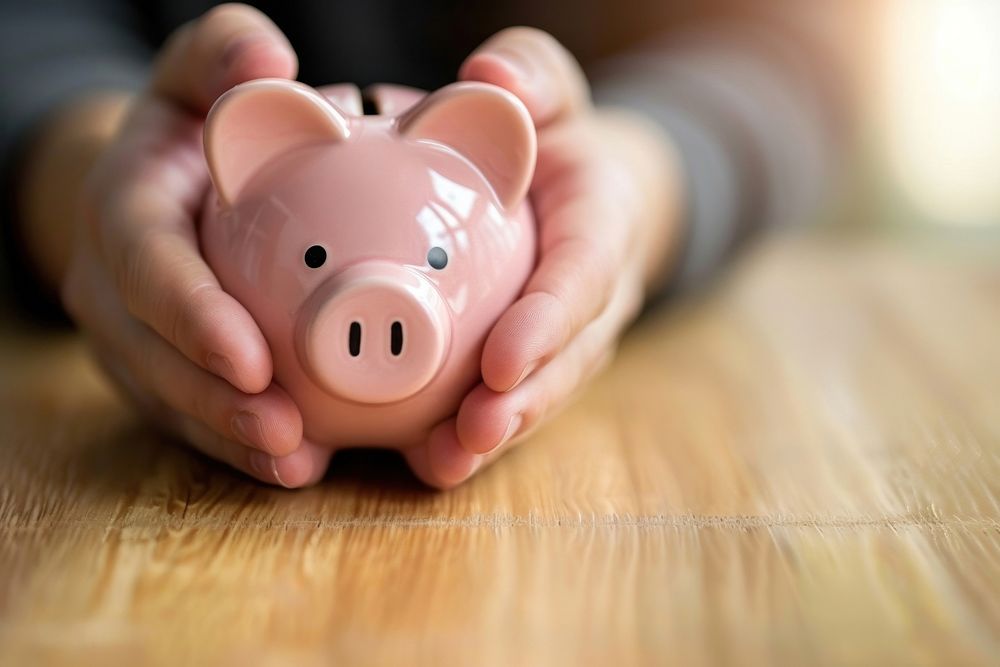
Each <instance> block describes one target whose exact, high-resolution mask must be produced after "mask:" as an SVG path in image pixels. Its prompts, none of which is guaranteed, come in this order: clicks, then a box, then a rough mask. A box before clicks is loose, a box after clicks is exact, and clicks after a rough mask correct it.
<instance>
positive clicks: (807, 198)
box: [594, 13, 850, 286]
mask: <svg viewBox="0 0 1000 667" xmlns="http://www.w3.org/2000/svg"><path fill="white" fill-rule="evenodd" d="M762 14H763V13H762ZM758 18H759V20H758V21H756V22H753V23H751V22H743V23H738V22H735V21H733V22H729V23H728V24H722V23H719V24H717V25H709V24H704V25H701V26H700V27H699V28H698V30H697V31H694V30H691V31H688V32H678V33H676V34H670V35H669V36H668V37H664V38H663V39H662V40H659V41H656V42H653V43H650V44H648V45H646V46H645V47H644V48H641V49H639V50H636V51H633V52H631V53H626V54H623V55H622V56H620V57H618V58H616V59H614V60H613V61H611V62H608V63H605V66H604V67H601V68H598V69H597V70H596V71H595V72H594V74H595V77H594V83H595V97H596V100H597V101H598V103H604V104H615V105H621V106H626V107H630V108H632V109H634V110H636V111H639V112H640V113H642V114H644V115H645V116H647V117H648V118H650V119H651V120H653V121H654V122H656V123H657V124H658V125H659V126H660V127H661V128H663V129H664V130H665V131H666V132H667V133H668V134H669V135H670V136H671V138H672V140H673V142H674V144H675V145H676V146H677V149H678V150H677V154H678V156H679V162H680V164H681V165H682V174H683V182H684V188H683V190H684V199H685V210H684V212H683V220H684V224H683V228H684V229H685V238H684V240H683V248H682V251H681V252H680V254H679V257H678V267H677V271H676V273H675V274H674V275H673V277H672V281H671V286H677V285H691V284H694V283H698V282H702V281H704V279H705V278H706V277H707V276H709V275H710V274H712V273H713V272H714V271H716V270H717V268H718V267H719V266H720V265H721V264H722V263H723V262H724V261H725V260H726V259H727V258H728V257H729V256H730V255H731V253H732V251H733V250H734V249H735V248H736V247H738V246H739V245H741V243H742V242H743V241H744V240H746V239H747V238H749V237H751V236H753V235H754V234H755V233H756V232H757V231H759V230H761V229H764V228H767V227H777V226H782V225H786V224H801V223H803V222H805V221H808V220H811V219H815V217H816V216H815V214H814V212H815V209H816V207H817V205H818V203H819V202H820V201H821V200H822V195H823V194H824V192H825V191H827V190H829V184H830V182H831V180H832V178H831V176H832V175H833V173H834V170H833V167H834V166H835V165H836V164H837V162H838V157H839V156H838V152H839V149H840V146H841V145H842V144H843V143H844V142H842V141H838V139H839V136H838V131H839V129H840V127H839V126H838V124H837V121H838V120H842V119H843V117H844V115H845V114H844V113H843V111H844V108H845V107H848V106H849V103H850V100H849V99H848V98H847V93H846V91H845V90H843V89H836V87H835V86H832V85H827V83H826V82H824V80H827V79H831V78H836V76H838V75H840V74H841V72H839V71H837V68H836V67H835V66H834V64H835V63H836V62H837V58H835V57H833V56H831V55H830V54H829V53H828V49H826V45H825V44H824V43H823V40H820V39H809V29H808V28H809V26H805V25H801V24H800V23H799V22H798V21H796V20H795V17H794V16H792V15H783V16H782V18H784V19H786V20H784V21H782V22H781V23H780V24H779V22H777V21H775V20H773V17H768V16H765V15H762V16H760V17H758Z"/></svg>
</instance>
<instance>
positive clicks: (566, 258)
mask: <svg viewBox="0 0 1000 667" xmlns="http://www.w3.org/2000/svg"><path fill="white" fill-rule="evenodd" d="M571 201H572V203H570V204H567V205H565V206H563V207H562V208H561V209H560V210H558V211H557V212H555V213H553V214H551V216H549V217H548V218H547V219H545V220H544V222H543V223H542V227H541V229H540V234H541V236H540V239H539V241H540V243H539V245H540V250H541V251H540V260H539V263H538V267H537V268H536V269H535V272H534V274H532V276H531V278H529V280H528V283H527V284H526V285H525V288H524V292H523V295H522V297H521V298H520V299H518V300H517V301H516V302H515V303H514V304H513V305H512V306H511V307H510V308H508V309H507V310H506V311H505V312H504V314H503V315H501V316H500V319H499V320H498V321H497V323H496V324H495V325H494V327H493V329H492V330H491V331H490V333H489V335H488V336H487V339H486V343H485V345H484V347H483V356H482V374H483V381H484V382H485V383H486V385H487V386H488V387H490V388H491V389H493V390H494V391H501V392H502V391H510V390H511V389H513V388H514V387H516V386H517V385H518V383H520V382H522V381H523V380H524V379H525V378H526V377H527V376H528V375H530V374H531V373H532V372H533V371H534V370H535V369H537V368H539V367H541V366H542V365H544V364H545V363H546V362H547V361H549V360H550V359H551V358H552V357H553V356H555V355H556V354H558V352H559V351H560V350H561V349H562V348H563V347H565V345H566V344H567V343H568V342H569V341H570V340H572V339H573V337H574V336H576V335H577V334H578V333H579V331H580V330H581V329H583V327H585V326H586V325H587V324H589V323H590V322H591V321H592V320H593V319H594V318H595V317H597V315H598V314H599V313H601V312H602V311H603V310H604V308H605V307H606V306H607V304H608V300H609V299H610V297H611V294H612V291H613V290H614V287H615V285H616V284H618V283H619V282H620V281H621V280H622V279H623V278H622V275H623V273H624V272H626V271H628V270H629V269H628V267H627V266H626V262H627V260H628V258H627V257H625V248H626V246H627V242H628V233H627V231H626V228H625V225H624V224H623V223H621V222H619V221H617V220H616V219H615V218H616V217H617V215H618V214H617V213H616V212H615V211H613V210H610V209H608V208H605V207H603V206H602V205H601V204H600V202H598V201H596V200H595V199H594V198H592V197H586V196H583V197H573V198H571ZM609 230H610V231H609Z"/></svg>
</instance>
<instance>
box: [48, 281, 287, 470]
mask: <svg viewBox="0 0 1000 667" xmlns="http://www.w3.org/2000/svg"><path fill="white" fill-rule="evenodd" d="M84 279H85V280H87V281H88V282H89V285H86V286H83V287H81V288H80V289H79V290H78V291H74V290H70V291H68V292H67V306H68V308H69V309H70V312H71V314H72V315H73V316H74V317H75V319H77V321H79V322H80V324H81V325H82V326H83V328H84V329H85V330H87V331H88V333H89V334H90V335H91V336H92V337H93V338H94V340H95V343H96V344H97V345H98V347H100V348H101V349H103V350H104V351H105V353H106V355H107V356H111V357H114V358H117V359H120V360H121V361H122V362H123V363H124V365H125V368H126V371H127V374H128V376H129V377H130V378H132V379H133V380H134V382H135V383H136V384H138V386H139V387H141V388H143V389H145V391H146V392H148V393H150V394H152V395H154V396H155V397H157V398H158V399H159V400H161V401H163V402H164V403H165V404H166V405H168V406H169V407H170V408H172V409H174V410H176V411H178V412H181V413H184V414H186V415H187V416H189V417H191V418H193V419H196V420H199V421H201V422H203V423H204V424H205V425H206V426H208V427H209V428H210V429H211V430H213V431H214V432H215V433H217V434H218V435H219V436H220V437H222V438H225V439H227V440H235V441H239V442H242V443H243V444H244V445H246V446H249V447H254V448H257V449H260V450H262V451H265V452H267V453H269V454H273V455H278V456H281V455H286V454H288V453H290V452H292V451H294V450H295V449H296V448H298V447H299V444H300V442H301V440H302V417H301V415H300V413H299V410H298V408H297V407H296V405H295V404H294V402H292V400H291V398H290V397H289V396H288V395H287V394H286V393H285V392H284V390H282V389H281V388H280V387H278V386H277V385H271V386H269V387H268V388H267V389H266V390H265V391H263V392H261V393H259V394H253V395H248V394H244V393H242V392H239V391H237V390H236V389H234V388H233V387H231V386H230V385H229V384H228V383H226V382H225V381H223V380H221V379H219V378H217V377H215V376H214V375H212V374H210V373H207V372H205V371H204V370H202V369H200V368H198V367H197V366H195V365H194V364H192V363H191V362H190V361H188V360H187V359H186V358H184V357H183V356H182V355H181V354H180V353H179V352H178V351H177V350H176V349H175V348H174V347H172V346H171V345H169V344H167V343H166V342H165V341H163V339H161V338H160V337H159V336H157V335H156V334H155V333H153V332H151V331H150V330H149V329H148V328H146V327H144V326H143V325H142V324H141V323H139V322H137V321H135V320H133V319H132V318H131V317H130V316H129V315H128V314H127V313H126V312H125V311H124V309H122V308H121V307H120V306H119V305H117V304H116V303H115V302H114V300H112V299H107V298H100V297H98V298H94V296H93V295H101V294H104V293H105V292H104V290H105V289H108V290H109V291H110V285H102V284H101V283H102V282H110V281H102V280H101V278H100V276H99V275H98V274H96V272H91V273H90V274H88V275H86V276H85V277H84Z"/></svg>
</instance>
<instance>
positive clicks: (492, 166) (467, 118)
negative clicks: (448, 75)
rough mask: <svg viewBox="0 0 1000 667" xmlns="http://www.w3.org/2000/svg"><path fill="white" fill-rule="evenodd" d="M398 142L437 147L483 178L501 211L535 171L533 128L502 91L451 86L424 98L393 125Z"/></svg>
mask: <svg viewBox="0 0 1000 667" xmlns="http://www.w3.org/2000/svg"><path fill="white" fill-rule="evenodd" d="M399 131H400V132H401V133H402V135H403V136H405V137H407V138H410V139H416V140H426V141H434V142H438V143H442V144H444V145H446V146H449V147H451V148H453V149H454V150H456V151H458V152H459V153H461V154H462V155H463V156H465V157H466V158H467V159H468V160H469V161H471V162H472V163H473V164H474V165H476V167H478V168H479V170H480V171H481V172H482V173H483V175H484V176H485V177H486V179H487V180H488V181H489V183H490V185H491V186H492V187H493V190H494V192H496V194H497V197H498V198H499V199H500V203H501V204H503V205H504V206H505V207H512V206H515V205H517V204H518V203H519V202H520V201H521V199H523V198H524V195H525V194H526V193H527V191H528V186H529V185H530V184H531V176H532V174H533V173H534V171H535V153H536V151H537V146H536V138H535V126H534V124H533V123H532V122H531V116H529V115H528V110H527V109H525V108H524V104H522V103H521V101H520V100H519V99H517V98H516V97H514V95H512V94H511V93H509V92H507V91H506V90H504V89H503V88H499V87H497V86H493V85H490V84H486V83H455V84H452V85H450V86H446V87H444V88H442V89H441V90H439V91H437V92H435V93H432V94H430V95H428V96H427V97H425V98H424V99H423V100H422V101H421V102H419V103H418V104H417V105H416V106H414V107H413V108H411V109H410V110H409V111H407V112H406V113H405V114H404V115H403V116H402V117H401V118H400V119H399Z"/></svg>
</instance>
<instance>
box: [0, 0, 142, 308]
mask: <svg viewBox="0 0 1000 667" xmlns="http://www.w3.org/2000/svg"><path fill="white" fill-rule="evenodd" d="M152 53H153V51H152V48H151V47H150V46H149V45H148V44H147V43H146V40H145V39H144V35H143V32H142V30H141V22H140V19H139V17H138V16H137V15H136V13H135V12H134V7H133V6H132V5H131V4H130V3H128V2H125V1H122V0H117V1H116V0H76V1H73V0H31V1H30V2H15V1H14V0H0V63H2V65H0V90H2V91H3V94H2V95H0V188H2V198H0V276H2V277H0V288H2V289H0V292H7V294H6V295H5V296H6V297H7V298H11V297H14V298H17V299H18V300H19V301H21V302H22V305H24V306H26V307H28V308H29V309H34V307H35V304H39V303H45V302H46V301H47V299H44V298H40V295H38V294H37V291H38V287H37V284H36V282H35V281H33V280H31V279H30V276H29V275H28V274H29V273H30V267H28V266H27V265H26V263H25V262H24V261H23V258H22V257H20V253H19V251H18V247H19V244H18V239H17V238H16V226H15V225H14V224H13V218H14V215H15V212H14V202H15V188H16V179H17V178H18V164H19V162H20V160H21V159H22V157H23V151H24V149H25V146H26V145H27V144H28V142H29V141H30V138H31V133H32V131H33V130H34V129H35V128H37V126H38V125H39V123H40V122H41V121H42V120H43V119H44V118H45V116H46V115H47V114H49V113H50V112H51V111H53V110H54V109H55V108H57V107H58V106H60V105H62V104H64V103H66V102H67V101H69V100H71V99H72V98H74V97H77V96H80V95H84V94H87V93H89V92H93V91H98V90H126V91H128V90H136V89H138V88H140V87H141V86H142V85H144V82H145V80H146V75H147V70H148V67H149V63H150V62H151V59H152Z"/></svg>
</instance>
